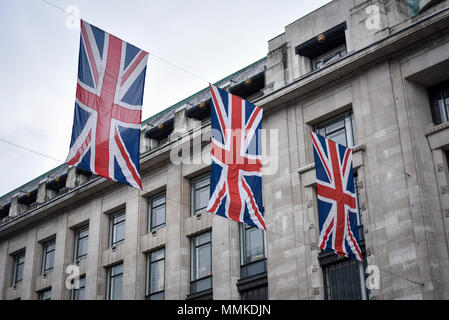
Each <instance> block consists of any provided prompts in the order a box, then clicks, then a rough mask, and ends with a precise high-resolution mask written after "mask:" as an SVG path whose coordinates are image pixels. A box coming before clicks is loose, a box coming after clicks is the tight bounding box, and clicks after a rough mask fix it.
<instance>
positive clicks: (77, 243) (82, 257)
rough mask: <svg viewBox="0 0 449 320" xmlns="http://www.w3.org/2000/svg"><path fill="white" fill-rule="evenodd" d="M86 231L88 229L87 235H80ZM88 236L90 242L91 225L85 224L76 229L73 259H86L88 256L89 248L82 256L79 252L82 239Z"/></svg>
mask: <svg viewBox="0 0 449 320" xmlns="http://www.w3.org/2000/svg"><path fill="white" fill-rule="evenodd" d="M84 231H87V235H86V236H83V237H80V234H81V233H82V232H84ZM86 238H87V242H88V243H89V225H85V226H82V227H79V228H77V229H76V230H75V248H74V252H73V260H74V261H78V260H81V259H85V258H86V257H87V254H88V250H87V251H86V253H85V254H83V255H81V256H79V255H78V254H79V252H78V250H79V243H80V241H81V240H84V239H86Z"/></svg>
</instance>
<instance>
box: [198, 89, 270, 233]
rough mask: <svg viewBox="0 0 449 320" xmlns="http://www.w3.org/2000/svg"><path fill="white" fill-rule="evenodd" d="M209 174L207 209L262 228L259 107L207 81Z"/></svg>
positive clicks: (260, 121) (260, 118) (260, 109)
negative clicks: (209, 118) (210, 103)
mask: <svg viewBox="0 0 449 320" xmlns="http://www.w3.org/2000/svg"><path fill="white" fill-rule="evenodd" d="M210 91H211V94H212V102H213V103H212V105H213V108H211V122H212V124H211V125H212V148H211V158H212V163H211V178H210V199H209V205H208V207H207V211H208V212H211V213H215V214H218V215H220V216H223V217H225V218H228V219H232V220H235V221H238V222H241V223H245V224H248V225H251V226H254V227H257V228H260V229H263V230H266V227H265V218H264V214H263V205H262V150H261V130H262V108H260V107H256V106H254V105H253V104H251V103H249V102H247V101H245V100H242V99H241V98H239V97H237V96H234V95H231V94H230V93H228V92H226V91H224V90H221V89H219V88H217V87H215V86H212V85H210Z"/></svg>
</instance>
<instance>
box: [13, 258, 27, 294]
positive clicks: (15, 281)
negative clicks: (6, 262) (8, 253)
mask: <svg viewBox="0 0 449 320" xmlns="http://www.w3.org/2000/svg"><path fill="white" fill-rule="evenodd" d="M25 254H26V251H25V250H22V251H20V252H18V253H15V254H14V255H13V259H14V262H13V276H12V285H13V286H16V285H18V284H19V283H21V282H22V281H23V274H24V271H25ZM20 258H23V262H19V261H20ZM20 265H22V278H21V279H17V275H18V269H19V266H20Z"/></svg>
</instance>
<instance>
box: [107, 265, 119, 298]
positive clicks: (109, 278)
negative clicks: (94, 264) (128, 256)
mask: <svg viewBox="0 0 449 320" xmlns="http://www.w3.org/2000/svg"><path fill="white" fill-rule="evenodd" d="M119 266H121V269H122V270H121V272H120V273H117V274H115V275H112V270H113V269H114V268H117V267H119ZM119 276H120V277H121V278H122V288H121V292H122V296H121V297H120V299H117V300H123V262H121V263H118V264H115V265H113V266H110V267H108V268H107V279H106V300H116V299H111V298H112V293H113V292H112V290H114V286H113V285H112V281H113V280H114V279H115V278H117V277H119Z"/></svg>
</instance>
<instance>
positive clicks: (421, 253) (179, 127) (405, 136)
mask: <svg viewBox="0 0 449 320" xmlns="http://www.w3.org/2000/svg"><path fill="white" fill-rule="evenodd" d="M412 9H413V10H412ZM448 79H449V1H420V6H419V7H418V9H417V7H416V6H414V7H413V8H411V6H410V1H398V0H377V1H376V0H372V1H363V0H334V1H331V2H330V3H328V4H327V5H325V6H323V7H321V8H320V9H318V10H316V11H314V12H312V13H310V14H308V15H307V16H305V17H302V18H301V19H299V20H297V21H295V22H293V23H291V24H289V25H287V26H286V27H285V32H284V33H283V34H281V35H279V36H278V37H276V38H274V39H271V40H269V42H268V54H267V56H266V57H265V58H264V59H262V60H259V61H257V62H255V63H254V64H252V65H251V66H249V67H247V68H245V69H243V70H240V71H238V72H236V73H234V74H233V75H231V76H229V77H227V78H225V79H223V80H222V81H220V82H219V83H217V85H218V86H219V87H221V88H224V89H227V90H228V91H230V92H231V93H233V94H236V95H239V96H241V97H243V98H245V99H247V100H249V101H252V102H253V103H254V104H256V105H258V106H262V107H263V108H264V120H263V128H264V129H267V131H268V132H269V133H268V136H267V138H266V145H265V146H264V151H265V153H266V155H265V159H266V161H265V168H264V170H265V171H264V180H263V199H264V206H265V207H264V210H265V217H266V225H267V230H268V231H267V232H266V233H262V232H261V231H258V230H255V229H251V228H246V227H243V226H241V225H239V224H237V223H236V222H231V221H228V220H226V219H223V218H221V217H219V216H212V215H211V214H209V213H207V212H205V211H204V203H205V201H207V199H206V198H207V196H208V192H209V187H208V184H209V181H208V171H209V169H210V163H209V164H208V163H207V158H208V157H207V155H208V153H209V152H210V144H209V142H208V141H209V137H210V121H209V117H210V95H209V91H208V89H205V90H203V91H200V92H198V93H197V94H195V95H193V96H191V97H189V98H187V99H185V100H183V101H181V102H179V103H178V104H176V105H174V106H173V107H171V108H168V109H166V110H165V111H163V112H161V113H160V114H157V115H155V116H153V117H151V118H150V119H147V120H146V121H144V123H143V128H142V135H141V173H142V183H143V189H144V191H139V190H136V189H133V188H130V187H127V186H123V185H121V184H118V183H114V182H111V181H107V180H105V179H103V178H100V177H97V176H93V175H91V174H89V173H87V172H83V171H81V170H78V169H76V168H69V167H68V166H66V165H62V166H60V167H58V168H55V169H54V170H52V171H50V172H48V173H46V174H44V175H42V176H41V177H39V178H37V179H35V180H33V181H30V182H29V183H27V184H26V185H24V186H22V187H21V188H19V189H17V190H14V191H12V192H10V193H9V194H7V195H4V196H2V197H0V219H1V220H0V221H1V223H0V298H1V299H48V298H51V299H82V298H84V299H145V298H147V299H161V298H164V299H211V298H213V299H254V298H259V299H316V300H321V299H448V298H449V250H448V245H449V243H448V230H449V166H448V161H449V121H448V120H449V82H448ZM272 129H273V131H270V130H272ZM308 130H315V131H317V132H319V133H321V134H323V135H326V136H327V137H329V138H331V139H334V140H336V141H337V142H340V143H343V144H346V145H348V146H350V147H353V150H354V155H353V157H354V173H355V177H356V179H355V180H356V181H355V182H356V186H357V195H358V197H357V199H358V207H359V225H360V230H361V234H362V249H363V255H364V257H365V262H364V263H363V264H359V263H356V262H354V261H350V260H347V259H339V258H338V257H337V256H335V255H332V254H328V253H326V252H321V251H320V250H319V248H318V247H317V242H318V236H319V230H318V214H317V199H316V186H315V185H316V184H315V172H314V163H313V150H312V143H311V140H310V135H309V134H308ZM173 159H177V160H179V161H178V162H176V161H173ZM205 199H206V200H205ZM369 266H371V267H372V266H374V269H369V270H374V273H373V275H372V276H371V277H370V280H371V279H374V282H373V283H374V284H375V282H376V281H377V280H378V282H379V283H378V286H377V285H374V287H373V286H371V287H370V289H367V288H366V286H365V278H366V277H367V276H368V274H367V273H366V268H367V267H369ZM73 270H76V272H79V276H80V277H79V278H76V279H79V281H75V282H76V283H77V284H79V288H78V289H73V287H72V289H68V288H70V286H71V285H72V284H73V282H71V281H70V280H71V279H72V276H73V275H74V273H73V272H75V271H73ZM376 270H377V271H376Z"/></svg>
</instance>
